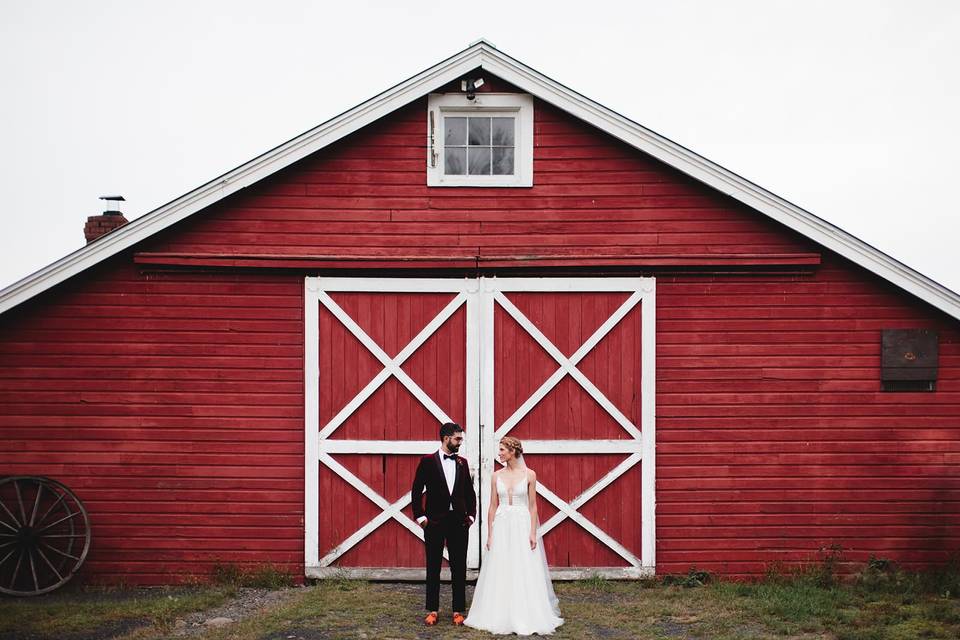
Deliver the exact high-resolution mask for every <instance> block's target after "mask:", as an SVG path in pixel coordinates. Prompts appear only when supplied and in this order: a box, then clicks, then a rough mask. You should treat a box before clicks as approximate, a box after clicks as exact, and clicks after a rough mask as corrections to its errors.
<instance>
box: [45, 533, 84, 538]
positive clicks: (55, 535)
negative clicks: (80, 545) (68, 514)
mask: <svg viewBox="0 0 960 640" xmlns="http://www.w3.org/2000/svg"><path fill="white" fill-rule="evenodd" d="M43 537H44V538H86V537H87V536H86V535H85V534H83V533H51V534H49V535H46V536H43Z"/></svg>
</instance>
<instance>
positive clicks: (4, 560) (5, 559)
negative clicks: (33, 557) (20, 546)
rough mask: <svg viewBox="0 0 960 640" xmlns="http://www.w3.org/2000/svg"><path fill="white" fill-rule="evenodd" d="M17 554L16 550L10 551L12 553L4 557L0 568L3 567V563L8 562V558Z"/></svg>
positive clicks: (0, 561)
mask: <svg viewBox="0 0 960 640" xmlns="http://www.w3.org/2000/svg"><path fill="white" fill-rule="evenodd" d="M16 552H17V550H16V549H10V553H8V554H7V555H5V556H3V559H2V560H0V566H3V563H4V562H6V561H7V558H9V557H10V556H12V555H13V554H15V553H16Z"/></svg>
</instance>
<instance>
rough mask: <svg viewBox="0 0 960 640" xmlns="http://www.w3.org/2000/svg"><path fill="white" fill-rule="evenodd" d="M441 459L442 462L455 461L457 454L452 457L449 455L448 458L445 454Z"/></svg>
mask: <svg viewBox="0 0 960 640" xmlns="http://www.w3.org/2000/svg"><path fill="white" fill-rule="evenodd" d="M443 458H444V460H456V459H457V454H453V455H449V456H448V455H447V454H443Z"/></svg>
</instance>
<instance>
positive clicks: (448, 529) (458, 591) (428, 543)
mask: <svg viewBox="0 0 960 640" xmlns="http://www.w3.org/2000/svg"><path fill="white" fill-rule="evenodd" d="M469 531H470V530H469V528H468V527H467V526H465V525H464V522H463V514H460V515H454V514H453V512H451V513H449V514H448V515H447V516H446V517H444V518H442V519H440V520H433V521H428V522H427V527H426V529H424V541H425V545H424V548H425V549H426V552H427V611H439V610H440V565H441V564H442V562H443V547H444V545H446V547H447V553H448V555H449V556H450V579H451V582H452V583H453V584H452V586H453V609H452V610H453V611H459V612H460V613H464V614H465V613H466V606H467V595H466V590H467V539H468V536H469Z"/></svg>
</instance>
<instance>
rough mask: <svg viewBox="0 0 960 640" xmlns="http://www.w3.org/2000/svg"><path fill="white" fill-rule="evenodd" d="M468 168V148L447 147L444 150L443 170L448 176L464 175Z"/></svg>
mask: <svg viewBox="0 0 960 640" xmlns="http://www.w3.org/2000/svg"><path fill="white" fill-rule="evenodd" d="M466 168H467V148H466V147H460V148H456V147H453V148H450V147H448V148H446V149H444V150H443V172H444V173H445V174H447V175H448V176H462V175H463V174H465V173H466V172H467V171H466Z"/></svg>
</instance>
